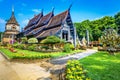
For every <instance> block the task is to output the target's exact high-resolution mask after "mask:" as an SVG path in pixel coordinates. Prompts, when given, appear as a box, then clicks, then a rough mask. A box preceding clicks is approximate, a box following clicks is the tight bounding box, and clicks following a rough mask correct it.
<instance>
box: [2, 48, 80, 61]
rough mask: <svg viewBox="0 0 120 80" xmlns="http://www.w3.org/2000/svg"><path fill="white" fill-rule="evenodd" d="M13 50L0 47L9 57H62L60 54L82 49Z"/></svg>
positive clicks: (63, 54)
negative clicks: (48, 50)
mask: <svg viewBox="0 0 120 80" xmlns="http://www.w3.org/2000/svg"><path fill="white" fill-rule="evenodd" d="M15 50H17V52H16V53H13V52H11V51H10V50H8V49H7V48H0V51H2V52H3V53H4V54H5V55H7V56H8V57H9V58H10V59H43V58H57V57H62V56H66V55H68V54H73V53H77V52H81V51H82V50H75V51H71V52H70V53H66V52H53V53H43V52H35V51H29V50H21V49H15Z"/></svg>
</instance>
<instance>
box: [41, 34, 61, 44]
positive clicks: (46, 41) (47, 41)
mask: <svg viewBox="0 0 120 80" xmlns="http://www.w3.org/2000/svg"><path fill="white" fill-rule="evenodd" d="M59 42H60V38H58V37H56V36H48V37H47V38H46V39H44V40H42V41H41V43H43V44H55V43H59Z"/></svg>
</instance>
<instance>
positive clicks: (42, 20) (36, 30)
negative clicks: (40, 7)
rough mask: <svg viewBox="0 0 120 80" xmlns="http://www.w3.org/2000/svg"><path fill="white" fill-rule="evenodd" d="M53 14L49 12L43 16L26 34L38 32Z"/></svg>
mask: <svg viewBox="0 0 120 80" xmlns="http://www.w3.org/2000/svg"><path fill="white" fill-rule="evenodd" d="M53 15H54V14H53V12H50V13H49V14H47V15H45V16H43V17H42V18H41V19H40V20H39V22H38V23H37V24H36V25H34V29H33V30H32V31H30V32H29V33H28V34H27V36H28V35H33V34H35V33H38V32H39V31H41V30H42V29H43V28H44V27H43V26H44V25H47V23H48V22H49V21H50V19H51V18H52V16H53Z"/></svg>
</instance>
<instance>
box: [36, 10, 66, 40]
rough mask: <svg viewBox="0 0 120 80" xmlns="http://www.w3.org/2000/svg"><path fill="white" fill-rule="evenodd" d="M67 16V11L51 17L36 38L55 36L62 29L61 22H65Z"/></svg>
mask: <svg viewBox="0 0 120 80" xmlns="http://www.w3.org/2000/svg"><path fill="white" fill-rule="evenodd" d="M67 16H68V10H67V11H64V12H62V13H60V14H58V15H56V16H54V17H52V18H51V20H50V22H49V23H48V25H46V26H45V30H44V31H43V32H42V33H41V34H39V35H38V36H36V37H37V38H42V37H47V36H50V35H55V34H56V33H57V32H58V31H59V30H60V29H61V28H62V26H61V25H62V22H64V21H65V20H66V18H67Z"/></svg>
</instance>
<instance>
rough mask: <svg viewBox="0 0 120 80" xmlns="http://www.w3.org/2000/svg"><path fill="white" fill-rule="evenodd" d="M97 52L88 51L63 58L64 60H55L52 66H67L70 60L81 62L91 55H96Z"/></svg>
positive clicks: (52, 61)
mask: <svg viewBox="0 0 120 80" xmlns="http://www.w3.org/2000/svg"><path fill="white" fill-rule="evenodd" d="M96 52H97V50H93V49H87V51H85V52H82V53H78V54H74V55H70V56H67V57H63V58H58V59H53V60H51V61H50V62H51V63H52V64H55V65H62V64H65V63H66V62H67V61H68V60H72V59H77V60H79V59H81V58H84V57H86V56H89V55H91V54H94V53H96Z"/></svg>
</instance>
